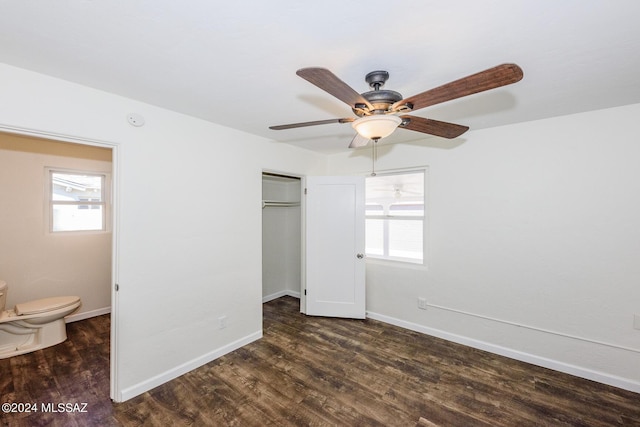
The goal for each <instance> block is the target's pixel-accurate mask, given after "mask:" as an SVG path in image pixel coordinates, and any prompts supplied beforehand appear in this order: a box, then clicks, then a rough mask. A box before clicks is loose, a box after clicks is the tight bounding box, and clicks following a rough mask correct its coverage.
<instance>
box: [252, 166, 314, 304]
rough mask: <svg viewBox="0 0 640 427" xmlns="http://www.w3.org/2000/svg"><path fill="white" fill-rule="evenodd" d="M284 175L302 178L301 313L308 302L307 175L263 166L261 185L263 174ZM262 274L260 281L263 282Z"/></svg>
mask: <svg viewBox="0 0 640 427" xmlns="http://www.w3.org/2000/svg"><path fill="white" fill-rule="evenodd" d="M265 173H266V174H273V175H282V176H285V177H290V178H297V179H299V180H300V239H301V241H300V251H301V253H300V313H303V314H306V310H305V307H306V302H307V299H306V297H305V294H304V289H305V288H306V282H305V281H306V251H305V230H306V228H305V220H304V218H305V213H306V201H305V198H304V189H305V188H306V186H307V177H306V175H301V174H298V173H292V172H286V171H283V170H279V169H270V168H262V170H261V172H260V185H262V176H263V174H265ZM260 235H261V236H262V225H261V226H260ZM262 280H263V278H262V276H260V282H261V283H262Z"/></svg>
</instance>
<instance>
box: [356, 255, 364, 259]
mask: <svg viewBox="0 0 640 427" xmlns="http://www.w3.org/2000/svg"><path fill="white" fill-rule="evenodd" d="M356 256H357V257H358V259H362V258H364V254H358V255H356Z"/></svg>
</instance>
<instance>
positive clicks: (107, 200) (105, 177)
mask: <svg viewBox="0 0 640 427" xmlns="http://www.w3.org/2000/svg"><path fill="white" fill-rule="evenodd" d="M54 174H66V175H87V176H97V177H100V179H101V189H102V194H101V201H93V200H78V201H72V200H54V198H53V196H54V193H53V175H54ZM44 193H45V194H44V195H45V217H46V220H45V227H46V231H47V232H48V233H49V234H52V235H61V234H68V233H70V234H95V233H109V232H111V220H110V218H111V174H110V173H109V172H105V171H96V170H86V169H66V168H59V167H50V166H47V167H45V192H44ZM56 205H66V206H78V208H79V209H81V208H80V206H89V208H90V209H91V207H93V206H99V207H101V208H102V209H101V211H102V228H101V229H91V230H83V229H74V230H54V229H53V226H54V218H53V216H54V212H53V211H54V206H56Z"/></svg>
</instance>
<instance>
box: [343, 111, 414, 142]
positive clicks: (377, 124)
mask: <svg viewBox="0 0 640 427" xmlns="http://www.w3.org/2000/svg"><path fill="white" fill-rule="evenodd" d="M400 123H402V119H401V118H400V117H398V116H394V115H386V114H385V115H382V114H374V115H373V116H364V117H360V118H359V119H357V120H355V121H354V122H353V123H351V126H353V128H354V129H355V130H356V132H358V133H359V134H360V135H362V136H364V137H365V138H368V139H379V138H386V137H387V136H389V135H391V134H392V133H393V131H394V130H396V128H397V127H398V126H399V125H400Z"/></svg>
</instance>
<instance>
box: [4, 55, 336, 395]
mask: <svg viewBox="0 0 640 427" xmlns="http://www.w3.org/2000/svg"><path fill="white" fill-rule="evenodd" d="M0 82H2V84H1V86H0V129H5V130H7V129H9V130H11V129H13V130H14V131H22V130H26V132H30V133H34V132H43V133H45V134H46V135H47V136H49V137H51V136H52V135H54V136H55V135H59V136H60V137H61V138H63V139H66V140H73V139H78V140H80V141H83V142H86V141H87V140H98V141H105V142H106V143H109V144H114V145H115V147H116V149H115V151H114V152H115V158H114V167H115V172H116V178H117V189H116V191H117V199H116V218H117V223H116V227H117V228H116V231H115V233H114V234H115V235H116V253H115V260H114V261H115V265H116V267H117V268H116V271H115V274H114V281H115V282H117V283H118V284H119V285H120V291H119V292H118V293H117V304H116V308H115V310H114V314H113V316H114V319H115V320H116V322H114V323H113V325H116V324H117V328H118V331H117V332H118V335H119V339H118V340H117V342H116V353H117V354H116V360H117V367H116V368H117V369H116V373H117V375H116V389H115V390H113V391H112V397H114V398H115V399H116V400H122V399H128V398H130V397H133V396H135V395H136V394H139V393H142V392H144V391H146V390H148V389H150V388H152V387H154V386H156V385H159V384H160V383H162V382H164V381H166V380H169V379H171V378H173V377H175V376H178V375H180V374H182V373H184V372H186V371H188V370H190V369H192V368H195V367H196V366H199V365H200V364H203V363H206V362H207V361H209V360H211V359H213V358H215V357H218V356H219V355H221V354H224V353H225V352H227V351H230V350H233V349H234V348H237V347H239V346H241V345H243V344H244V343H246V342H250V341H252V340H255V339H257V338H259V337H260V336H261V333H262V316H261V307H262V306H261V301H262V283H261V214H262V212H261V202H260V201H261V179H262V169H271V170H281V171H287V172H290V173H294V174H300V175H304V174H306V173H316V174H319V173H323V172H324V171H325V168H326V158H325V157H324V156H319V155H316V154H313V153H311V152H308V151H304V150H298V149H295V148H293V147H290V146H284V145H282V144H275V143H271V142H269V141H267V140H265V139H262V138H258V137H255V136H252V135H248V134H245V133H242V132H238V131H235V130H232V129H229V128H225V127H223V126H219V125H215V124H212V123H208V122H205V121H202V120H198V119H195V118H192V117H187V116H184V115H181V114H177V113H174V112H171V111H168V110H164V109H161V108H156V107H153V106H150V105H146V104H142V103H139V102H136V101H133V100H130V99H126V98H122V97H118V96H115V95H112V94H108V93H104V92H100V91H97V90H93V89H90V88H86V87H82V86H79V85H75V84H71V83H68V82H65V81H62V80H58V79H54V78H50V77H47V76H43V75H40V74H36V73H32V72H29V71H25V70H21V69H18V68H14V67H10V66H6V65H0ZM130 112H135V113H139V114H141V115H142V116H144V117H145V119H146V124H145V125H144V126H143V127H139V128H138V127H132V126H130V125H129V124H128V123H127V121H126V119H125V117H126V115H127V113H130ZM230 183H232V184H233V185H230ZM231 201H233V203H230V202H231ZM230 206H233V209H230V208H229V207H230ZM221 316H227V327H226V328H224V329H219V328H218V324H219V322H218V318H219V317H221Z"/></svg>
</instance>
